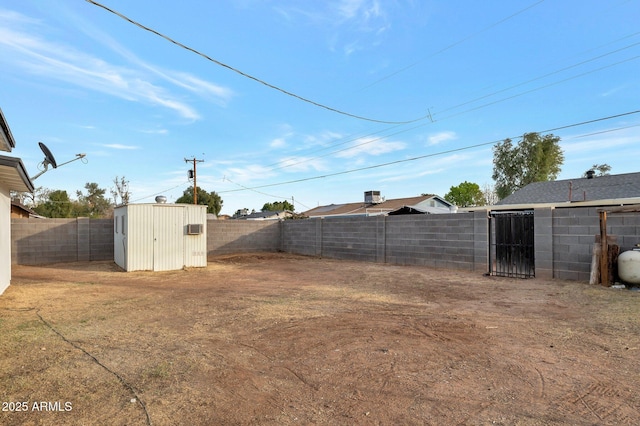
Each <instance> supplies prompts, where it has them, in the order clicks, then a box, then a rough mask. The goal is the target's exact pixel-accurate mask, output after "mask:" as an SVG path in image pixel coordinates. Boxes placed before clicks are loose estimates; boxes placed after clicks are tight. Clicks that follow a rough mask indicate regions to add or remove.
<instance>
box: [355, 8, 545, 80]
mask: <svg viewBox="0 0 640 426" xmlns="http://www.w3.org/2000/svg"><path fill="white" fill-rule="evenodd" d="M543 1H544V0H540V1H538V2H536V3H533V4H530V5H529V6H527V7H525V8H524V9H521V10H519V11H517V12H516V13H513V14H511V15H509V16H507V17H506V18H503V19H501V20H499V21H497V22H494V23H493V24H491V25H489V26H487V27H484V28H483V29H481V30H479V31H476V32H475V33H472V34H470V35H468V36H466V37H464V38H462V39H460V40H458V41H456V42H454V43H451V44H449V45H448V46H445V47H443V48H442V49H440V50H438V51H437V52H434V53H432V54H431V55H429V56H425V57H424V58H422V59H420V60H418V61H416V62H414V63H412V64H410V65H407V66H406V67H404V68H401V69H399V70H397V71H395V72H393V73H391V74H388V75H386V76H384V77H382V78H379V79H378V80H376V81H374V82H373V83H371V84H369V85H367V86H365V87H363V88H362V89H360V90H364V89H368V88H369V87H372V86H375V85H376V84H378V83H381V82H383V81H384V80H387V79H389V78H391V77H394V76H396V75H398V74H400V73H402V72H405V71H406V70H408V69H411V68H413V67H415V66H416V65H418V64H419V63H421V62H423V61H426V60H427V59H429V58H432V57H434V56H436V55H439V54H440V53H442V52H446V51H447V50H449V49H452V48H454V47H456V46H457V45H459V44H462V43H464V42H465V41H467V40H470V39H472V38H474V37H476V36H477V35H480V34H482V33H483V32H485V31H488V30H490V29H491V28H494V27H497V26H498V25H500V24H502V23H503V22H506V21H508V20H509V19H511V18H514V17H516V16H518V15H520V14H521V13H524V12H526V11H527V10H529V9H531V8H533V7H535V6H537V5H539V4H540V3H542V2H543Z"/></svg>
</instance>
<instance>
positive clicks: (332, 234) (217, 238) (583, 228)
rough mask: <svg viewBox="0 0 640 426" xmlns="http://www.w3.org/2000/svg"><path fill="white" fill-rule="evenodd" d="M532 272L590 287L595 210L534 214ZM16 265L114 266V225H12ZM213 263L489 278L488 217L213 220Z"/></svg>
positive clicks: (626, 226)
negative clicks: (246, 257) (256, 257)
mask: <svg viewBox="0 0 640 426" xmlns="http://www.w3.org/2000/svg"><path fill="white" fill-rule="evenodd" d="M534 226H535V235H534V243H535V271H536V276H537V277H541V278H560V279H571V280H579V281H588V280H589V274H590V268H591V256H592V248H593V244H594V242H595V236H596V235H598V234H599V232H600V225H599V217H598V210H597V209H596V208H586V207H584V208H556V209H551V208H542V209H535V211H534ZM11 227H12V229H11V232H12V244H11V250H12V253H11V260H12V263H17V264H31V265H33V264H46V263H56V262H73V261H87V260H89V261H90V260H112V259H113V221H112V220H111V219H88V218H77V219H15V218H14V219H12V220H11ZM207 230H208V235H207V253H208V255H209V256H215V255H218V254H229V253H239V252H255V251H265V252H275V251H283V252H287V253H294V254H302V255H310V256H321V257H328V258H335V259H348V260H358V261H363V262H378V263H393V264H400V265H424V266H432V267H437V268H447V269H458V270H467V271H474V272H478V273H484V272H487V270H488V266H487V256H488V236H487V233H488V217H487V212H486V211H478V212H473V213H455V214H454V213H452V214H442V215H406V216H374V217H344V218H327V219H308V220H285V221H245V220H242V221H240V220H238V221H236V220H210V221H209V222H208V223H207ZM607 232H608V234H609V235H613V236H615V237H616V239H617V244H618V245H619V246H620V248H621V250H622V251H624V250H629V249H631V248H632V247H633V246H635V245H636V244H639V243H640V214H638V213H624V214H610V215H609V216H608V220H607Z"/></svg>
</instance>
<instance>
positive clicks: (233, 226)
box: [207, 220, 281, 256]
mask: <svg viewBox="0 0 640 426" xmlns="http://www.w3.org/2000/svg"><path fill="white" fill-rule="evenodd" d="M280 223H281V222H279V221H272V220H209V221H207V255H208V256H212V255H216V254H227V253H239V252H251V251H279V250H280V246H281V235H280Z"/></svg>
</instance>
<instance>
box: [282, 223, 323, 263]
mask: <svg viewBox="0 0 640 426" xmlns="http://www.w3.org/2000/svg"><path fill="white" fill-rule="evenodd" d="M323 222H324V221H322V220H286V221H284V222H282V225H281V226H282V231H283V232H282V250H283V251H285V252H288V253H296V254H302V255H307V256H322V224H323Z"/></svg>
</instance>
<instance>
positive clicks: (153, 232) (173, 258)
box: [113, 203, 207, 271]
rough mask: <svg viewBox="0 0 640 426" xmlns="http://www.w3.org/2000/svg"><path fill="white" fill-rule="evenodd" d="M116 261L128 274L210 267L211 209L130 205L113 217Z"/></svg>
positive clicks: (121, 208)
mask: <svg viewBox="0 0 640 426" xmlns="http://www.w3.org/2000/svg"><path fill="white" fill-rule="evenodd" d="M113 232H114V238H113V240H114V241H113V242H114V250H113V251H114V260H115V263H116V264H117V265H118V266H120V267H121V268H123V269H124V270H125V271H171V270H176V269H182V268H183V267H205V266H207V206H202V205H192V204H164V203H156V204H127V205H123V206H119V207H116V208H115V210H114V215H113Z"/></svg>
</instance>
